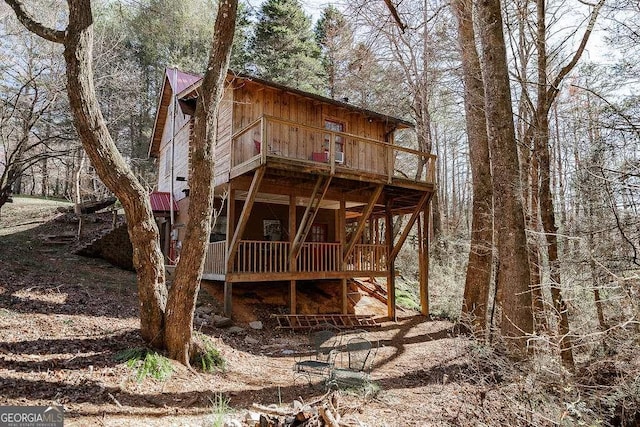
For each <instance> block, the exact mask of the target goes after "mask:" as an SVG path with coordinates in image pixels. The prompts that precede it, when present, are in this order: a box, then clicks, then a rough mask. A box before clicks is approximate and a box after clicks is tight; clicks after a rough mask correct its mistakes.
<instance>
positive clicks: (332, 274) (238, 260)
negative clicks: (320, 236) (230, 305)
mask: <svg viewBox="0 0 640 427" xmlns="http://www.w3.org/2000/svg"><path fill="white" fill-rule="evenodd" d="M344 246H345V245H343V244H341V243H316V242H305V243H303V244H302V247H301V249H300V253H299V255H298V257H297V260H296V262H295V268H292V264H291V262H290V249H291V243H290V242H272V241H258V240H242V241H240V243H239V245H238V249H237V253H236V257H235V260H234V262H233V264H232V268H231V270H227V269H226V266H227V264H226V242H224V241H221V242H214V243H210V244H209V248H208V250H207V257H206V261H205V269H204V273H203V275H202V278H203V279H205V280H219V281H228V282H263V281H276V280H313V279H318V280H320V279H349V278H352V277H386V276H387V274H388V272H387V261H386V260H387V255H388V250H387V249H388V248H387V246H386V245H379V244H378V245H376V244H356V245H354V247H353V250H352V251H351V253H350V255H349V256H348V257H347V258H346V262H343V259H342V254H343V253H344V249H345V247H344Z"/></svg>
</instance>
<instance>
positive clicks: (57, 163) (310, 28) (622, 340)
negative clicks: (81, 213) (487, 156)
mask: <svg viewBox="0 0 640 427" xmlns="http://www.w3.org/2000/svg"><path fill="white" fill-rule="evenodd" d="M460 3H463V2H460ZM34 4H36V5H37V6H38V7H33V8H32V9H33V10H34V11H36V12H35V13H36V15H37V16H39V17H40V18H41V19H42V20H44V21H45V22H52V23H55V22H57V20H64V10H63V8H62V6H61V5H60V4H58V3H56V2H34ZM455 4H456V3H454V4H453V5H455ZM503 6H504V7H503V10H502V15H503V19H504V28H505V37H506V43H505V45H506V48H507V55H508V60H509V62H508V65H509V72H510V74H509V75H510V87H511V95H512V96H511V98H512V99H511V101H512V105H511V107H512V110H513V112H514V116H513V122H514V129H515V137H516V143H517V148H518V165H519V177H520V183H519V184H520V185H521V188H522V203H523V208H524V215H525V218H526V221H525V222H526V236H527V241H528V245H529V249H530V250H529V254H528V256H529V260H530V265H531V268H530V276H531V283H532V290H533V292H537V293H536V297H535V298H534V300H535V301H536V310H537V312H536V319H537V320H536V336H535V337H536V343H537V344H536V345H537V346H538V347H539V351H542V352H548V354H551V355H555V354H557V353H563V352H564V355H563V358H562V360H563V361H564V362H565V363H564V366H565V368H569V369H571V368H573V365H574V363H575V362H574V361H573V359H575V360H577V361H578V362H579V363H585V361H593V360H598V359H599V358H602V357H610V356H612V355H618V356H619V357H621V358H624V357H626V356H625V354H626V352H628V351H632V350H633V349H634V348H637V332H638V326H639V323H638V320H639V317H640V307H639V305H638V293H639V292H640V280H639V276H638V274H639V269H640V258H639V257H640V255H639V252H638V251H639V250H640V218H639V217H638V214H639V212H638V202H639V200H638V194H640V193H639V192H638V188H639V185H640V182H639V177H640V159H639V157H638V156H639V153H638V151H639V148H640V144H638V142H639V137H640V127H639V126H640V124H639V123H638V117H639V115H640V112H639V111H638V110H639V103H638V95H637V93H638V90H637V89H638V84H639V82H638V77H637V76H638V71H639V70H638V67H639V61H637V57H638V53H639V52H638V49H639V46H640V44H639V41H640V39H639V36H638V34H639V32H640V28H639V27H638V24H636V23H635V22H637V19H636V18H637V16H638V13H640V9H639V8H640V7H639V6H638V4H637V2H633V1H628V2H627V1H622V2H616V3H615V4H614V3H611V4H609V3H607V2H599V3H597V4H593V5H589V4H585V3H582V2H541V1H538V2H532V1H513V2H505V4H504V5H503ZM596 9H597V11H598V12H596V13H594V11H595V10H596ZM397 13H398V18H399V19H397V20H396V19H394V17H393V16H392V15H391V14H390V13H389V9H388V8H387V7H386V5H385V4H384V2H382V1H380V2H365V1H355V2H350V3H349V4H348V5H346V4H342V5H341V4H336V6H327V7H326V8H324V9H322V11H321V13H320V15H319V19H318V20H317V22H315V23H313V22H312V21H311V19H310V18H309V17H308V16H306V15H305V11H304V9H303V8H302V4H301V3H299V2H297V1H294V0H268V1H267V2H265V3H264V4H263V5H262V6H260V7H258V6H255V5H253V6H252V5H249V4H242V3H241V6H240V9H239V15H238V20H237V28H236V35H235V39H234V49H233V53H232V58H231V68H232V69H233V70H236V71H242V72H247V73H250V74H256V75H258V76H261V77H263V78H265V79H269V80H273V81H276V82H278V83H282V84H285V85H288V86H293V87H298V88H300V89H302V90H307V91H312V92H316V93H319V94H322V95H325V96H328V97H333V98H335V99H348V100H349V102H350V103H353V104H355V105H358V106H362V107H365V108H368V109H372V110H376V111H380V112H383V113H387V114H390V115H394V116H399V117H403V118H407V119H410V120H412V121H414V122H415V123H416V129H415V132H412V133H407V134H406V135H403V136H402V137H400V138H399V140H398V143H400V144H403V145H407V146H412V147H415V148H420V149H424V150H426V151H431V152H433V153H435V154H437V155H438V183H439V185H438V194H437V203H435V204H434V209H433V222H432V224H433V235H434V240H433V246H432V248H431V262H432V264H431V270H430V273H431V284H432V285H431V300H432V314H434V315H436V316H442V317H448V318H452V319H459V318H460V313H461V312H465V313H466V314H471V315H473V314H474V313H473V310H469V309H467V310H463V307H464V301H465V295H464V290H465V280H466V281H468V280H469V277H470V275H469V274H468V268H469V265H468V260H469V253H471V254H472V255H473V254H474V253H478V252H482V250H480V249H478V248H481V246H476V247H474V246H473V245H472V242H473V241H472V237H473V233H472V231H473V219H474V217H473V214H472V213H473V209H474V197H473V196H474V183H473V175H472V170H473V167H472V157H473V155H474V153H475V152H476V150H475V149H474V148H473V146H470V140H469V135H470V133H469V131H468V128H467V123H466V122H465V117H467V116H468V113H467V114H465V97H464V91H465V85H464V84H463V82H464V76H463V74H464V69H463V67H462V65H461V64H462V60H463V54H464V52H465V51H464V50H460V45H461V44H462V43H461V41H460V37H459V33H460V29H459V28H458V25H457V24H458V22H459V20H457V19H456V16H457V15H456V14H457V13H458V12H457V11H456V8H455V7H450V5H449V4H448V3H445V2H438V1H414V2H406V3H402V4H400V5H398V6H397ZM215 15H216V8H215V2H211V1H202V0H193V1H184V2H179V3H177V2H170V1H143V2H102V3H101V2H95V3H94V16H95V20H96V40H95V45H94V61H95V64H94V66H95V73H96V86H97V90H98V95H99V100H100V102H101V107H102V111H103V113H104V116H105V119H106V120H107V126H108V127H109V130H110V133H111V135H113V137H114V139H115V141H116V143H117V145H118V147H119V149H120V151H121V152H122V153H123V154H124V155H125V157H126V159H127V161H128V162H129V163H130V165H131V166H132V167H133V169H134V170H135V171H136V173H137V175H138V176H140V177H141V178H143V179H144V180H145V182H146V183H147V185H148V187H149V188H152V187H153V182H154V181H155V179H154V175H153V165H152V164H150V163H149V161H148V159H147V155H146V154H147V148H148V145H147V144H148V138H149V135H150V132H151V128H152V126H153V119H154V114H155V108H156V102H157V95H158V93H159V90H160V89H161V87H160V85H161V82H162V80H161V78H162V75H163V70H164V67H165V66H176V67H178V68H180V69H183V70H186V71H192V72H196V73H201V72H202V71H204V68H205V64H206V61H207V58H208V52H209V46H210V40H211V35H212V30H213V28H212V24H211V23H212V22H213V20H214V18H215ZM458 16H459V15H458ZM543 18H544V19H543ZM590 19H592V21H590ZM545 21H546V22H545ZM541 22H545V23H544V25H541ZM591 29H595V30H596V32H595V35H596V36H595V37H592V38H591V39H590V40H588V42H587V43H586V44H585V45H584V46H583V45H582V44H581V43H582V42H583V41H584V40H585V37H584V35H585V34H586V32H587V31H590V30H591ZM0 34H1V38H0V57H1V58H0V59H1V60H0V71H1V72H2V75H3V79H2V81H1V82H0V137H1V140H0V142H1V145H0V171H1V172H2V178H1V181H0V207H1V205H2V204H3V203H4V198H6V197H8V195H9V194H10V192H13V193H16V194H33V195H42V196H47V197H64V198H68V199H71V200H80V199H83V200H86V199H90V198H102V197H103V196H104V195H106V194H107V193H108V190H107V189H106V188H105V187H104V186H103V185H102V184H101V182H100V180H99V179H98V178H97V176H96V174H95V171H94V170H93V169H92V167H91V165H90V164H88V162H87V161H86V160H85V155H84V153H83V150H82V149H81V147H80V145H79V143H78V140H77V138H76V137H75V131H74V130H73V126H72V120H71V114H70V111H69V106H68V101H67V99H66V95H65V86H64V83H63V82H64V77H63V75H64V64H63V61H62V55H61V52H60V48H59V47H58V46H56V45H53V44H51V43H48V42H46V41H43V40H41V39H39V38H38V37H36V36H34V35H32V34H30V33H28V32H27V31H26V30H25V29H23V28H22V26H21V25H20V24H19V23H18V22H17V21H16V20H15V18H14V16H13V15H12V14H11V13H10V10H9V9H8V7H7V6H6V5H4V4H3V6H2V7H0ZM581 49H584V50H583V51H582V52H580V50H581ZM577 52H580V56H579V57H577V58H576V53H577ZM573 59H576V61H575V62H574V61H573ZM569 65H571V67H569V69H567V67H568V66H569ZM565 71H566V72H565ZM563 73H564V74H563ZM558 76H562V78H560V79H557V77H558ZM467 86H468V85H467ZM541 87H544V88H545V89H547V88H548V89H550V91H546V90H545V91H542V92H541V90H540V88H541ZM543 93H544V95H542V94H543ZM549 95H552V96H549ZM547 101H548V102H547ZM542 113H544V114H542ZM542 116H544V117H546V118H547V123H546V126H547V130H548V132H547V135H546V137H547V141H546V143H545V145H544V146H542V145H541V144H540V138H539V137H537V136H536V130H537V129H538V130H539V127H540V124H541V121H540V120H541V117H542ZM534 125H535V126H534ZM407 172H409V173H410V172H412V171H407ZM76 183H77V184H79V185H76ZM545 186H546V187H545ZM476 193H477V191H476ZM547 195H548V196H549V197H550V199H549V200H547V201H546V202H547V204H545V197H547ZM478 199H479V198H478V197H476V200H475V201H478ZM549 206H550V207H551V213H552V214H553V215H552V216H551V223H549V218H548V217H547V219H546V222H545V214H549ZM554 240H555V247H556V250H555V252H554V251H553V249H551V248H553V246H554ZM492 249H493V247H492V246H491V247H490V248H489V250H488V251H489V253H490V255H491V254H492V253H493V251H492ZM550 249H551V250H550ZM484 250H485V251H486V248H485V249H484ZM490 258H491V259H492V261H491V265H493V268H492V270H491V271H492V273H491V274H493V275H495V274H496V273H495V272H496V271H498V270H499V266H500V264H499V263H498V261H496V259H495V257H493V256H490ZM414 259H415V254H414V253H412V252H411V251H410V250H408V251H405V252H404V253H403V254H402V258H401V262H400V265H399V270H400V272H401V274H402V276H403V277H404V278H405V279H406V282H407V283H411V282H412V281H415V278H416V277H417V275H418V272H417V266H415V263H414V262H413V260H414ZM402 261H404V262H402ZM503 261H504V259H503ZM492 283H493V281H492ZM467 286H469V285H468V284H467ZM412 292H415V290H413V289H412V288H411V286H409V287H408V288H407V293H408V294H409V295H407V299H408V300H411V295H410V294H411V293H412ZM487 292H488V295H489V300H488V307H487V309H486V312H485V318H486V317H487V316H492V317H491V318H493V314H495V313H492V310H491V309H490V307H492V306H493V305H492V304H491V301H490V300H491V299H493V297H492V295H497V290H496V287H495V286H493V287H490V288H487ZM467 308H468V307H467ZM565 319H566V320H565ZM463 320H464V319H463ZM466 320H467V321H469V323H471V324H473V323H474V319H466ZM563 321H566V322H567V325H565V327H564V329H563V327H562V322H563ZM489 324H490V326H492V325H493V322H492V321H491V322H490V323H489ZM472 329H473V328H472ZM634 334H635V337H634ZM566 343H569V344H570V353H571V361H570V362H569V361H568V359H567V358H565V357H564V356H565V355H566V354H567V347H563V345H564V344H566ZM561 350H563V351H561ZM635 382H636V383H637V380H635ZM631 386H632V387H633V384H632V385H631ZM637 386H638V384H635V387H637Z"/></svg>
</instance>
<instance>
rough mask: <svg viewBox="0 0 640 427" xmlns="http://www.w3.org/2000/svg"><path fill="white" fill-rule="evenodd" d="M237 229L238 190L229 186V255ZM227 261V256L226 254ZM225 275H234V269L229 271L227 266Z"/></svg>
mask: <svg viewBox="0 0 640 427" xmlns="http://www.w3.org/2000/svg"><path fill="white" fill-rule="evenodd" d="M235 229H236V189H235V188H233V187H232V186H229V194H227V230H226V233H227V236H226V240H227V251H226V253H227V254H228V253H229V247H230V245H231V238H232V237H233V232H234V230H235ZM225 261H226V254H225ZM225 273H233V269H227V268H226V265H225Z"/></svg>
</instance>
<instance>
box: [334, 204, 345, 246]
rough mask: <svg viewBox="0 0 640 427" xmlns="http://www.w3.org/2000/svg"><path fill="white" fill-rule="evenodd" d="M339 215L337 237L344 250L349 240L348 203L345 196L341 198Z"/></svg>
mask: <svg viewBox="0 0 640 427" xmlns="http://www.w3.org/2000/svg"><path fill="white" fill-rule="evenodd" d="M337 215H338V218H337V219H336V224H337V233H336V237H337V240H338V242H340V246H341V247H343V248H344V245H345V243H346V239H347V201H346V200H345V197H344V195H343V196H342V197H341V198H340V209H338V214H337Z"/></svg>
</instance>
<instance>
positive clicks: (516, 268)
mask: <svg viewBox="0 0 640 427" xmlns="http://www.w3.org/2000/svg"><path fill="white" fill-rule="evenodd" d="M477 10H478V16H479V28H480V40H481V46H482V53H483V55H482V56H483V76H484V87H485V105H486V114H487V126H488V135H489V144H490V150H491V170H492V172H493V173H492V175H493V194H494V225H495V227H496V238H497V248H498V257H499V259H500V269H499V271H498V276H497V286H498V301H499V303H500V306H501V308H502V315H503V320H502V322H501V332H502V335H503V337H505V338H506V339H507V347H508V350H509V352H510V354H511V355H512V356H513V357H526V355H527V350H528V349H527V336H528V335H529V334H531V333H533V314H532V310H531V304H532V302H531V293H530V288H529V284H530V273H529V259H528V255H527V239H526V235H525V231H524V214H523V209H522V201H521V197H522V191H521V185H520V171H519V165H518V150H517V147H516V140H515V129H514V124H513V119H512V118H513V111H512V103H511V92H510V87H509V73H508V67H507V59H506V58H507V57H506V47H505V41H504V34H503V25H502V15H501V5H500V0H480V1H478V3H477Z"/></svg>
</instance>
